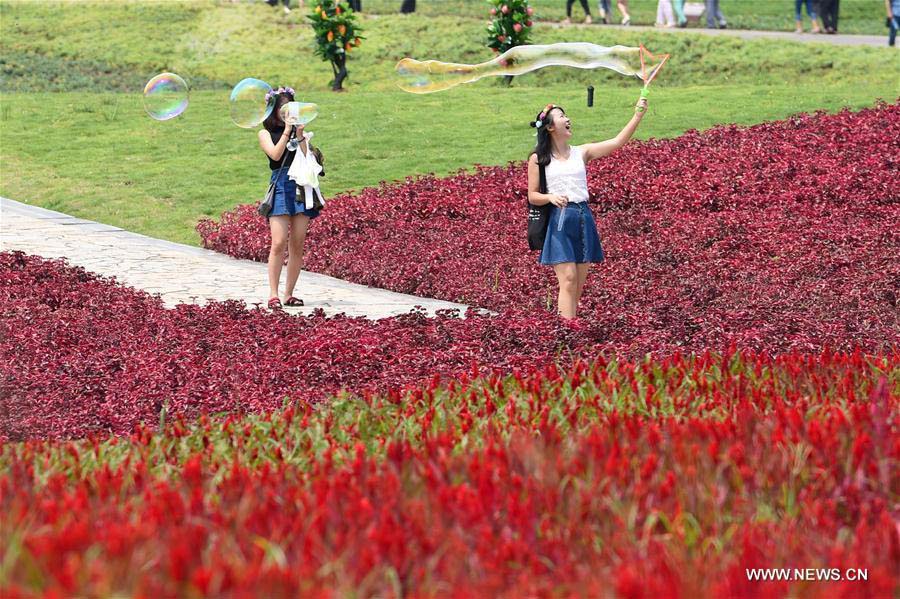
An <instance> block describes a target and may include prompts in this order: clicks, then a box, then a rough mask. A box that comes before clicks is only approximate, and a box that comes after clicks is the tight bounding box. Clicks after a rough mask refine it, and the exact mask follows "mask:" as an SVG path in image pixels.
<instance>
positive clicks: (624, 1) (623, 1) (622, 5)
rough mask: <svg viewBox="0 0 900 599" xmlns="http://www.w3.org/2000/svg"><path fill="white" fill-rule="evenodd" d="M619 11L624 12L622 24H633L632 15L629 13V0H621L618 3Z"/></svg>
mask: <svg viewBox="0 0 900 599" xmlns="http://www.w3.org/2000/svg"><path fill="white" fill-rule="evenodd" d="M616 6H617V7H618V8H619V12H620V13H622V25H630V24H631V15H629V14H628V0H619V1H618V2H617V3H616Z"/></svg>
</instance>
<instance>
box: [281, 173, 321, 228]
mask: <svg viewBox="0 0 900 599" xmlns="http://www.w3.org/2000/svg"><path fill="white" fill-rule="evenodd" d="M276 176H278V171H277V170H274V171H272V176H271V177H270V178H269V182H270V183H271V182H273V181H275V177H276ZM297 214H305V215H306V216H308V217H309V218H316V217H317V216H319V211H318V210H315V209H310V210H307V209H306V204H305V203H304V198H303V195H302V194H301V195H300V197H299V198H298V197H297V184H296V183H295V182H294V181H293V179H290V178H288V169H286V168H283V169H281V175H280V176H278V181H277V182H276V183H275V198H274V202H273V206H272V212H271V213H270V214H269V216H270V217H272V216H294V215H297Z"/></svg>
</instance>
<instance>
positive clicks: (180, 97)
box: [144, 73, 188, 121]
mask: <svg viewBox="0 0 900 599" xmlns="http://www.w3.org/2000/svg"><path fill="white" fill-rule="evenodd" d="M187 107H188V86H187V83H185V82H184V79H182V78H181V77H179V76H178V75H176V74H175V73H160V74H159V75H157V76H156V77H154V78H153V79H151V80H150V81H148V82H147V85H145V86H144V110H146V111H147V114H149V115H150V117H151V118H153V119H156V120H157V121H168V120H169V119H174V118H175V117H177V116H179V115H180V114H181V113H183V112H184V111H185V110H187Z"/></svg>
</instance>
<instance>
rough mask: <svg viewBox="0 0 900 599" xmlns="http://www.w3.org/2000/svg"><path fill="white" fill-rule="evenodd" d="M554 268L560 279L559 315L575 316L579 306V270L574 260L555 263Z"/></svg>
mask: <svg viewBox="0 0 900 599" xmlns="http://www.w3.org/2000/svg"><path fill="white" fill-rule="evenodd" d="M553 270H554V271H555V272H556V278H557V280H558V281H559V298H558V300H557V306H558V308H557V309H558V310H559V315H560V316H562V317H563V318H575V312H576V309H577V307H578V304H577V299H576V294H577V292H578V271H577V269H576V268H575V263H574V262H563V263H562V264H554V265H553Z"/></svg>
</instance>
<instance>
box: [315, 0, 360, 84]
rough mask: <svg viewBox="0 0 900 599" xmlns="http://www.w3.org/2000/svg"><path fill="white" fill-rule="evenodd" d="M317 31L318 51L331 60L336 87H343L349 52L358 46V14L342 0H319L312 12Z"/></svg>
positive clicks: (333, 81)
mask: <svg viewBox="0 0 900 599" xmlns="http://www.w3.org/2000/svg"><path fill="white" fill-rule="evenodd" d="M309 19H310V21H312V26H313V30H314V31H315V33H316V54H318V55H319V56H321V57H322V60H327V61H329V62H330V63H331V70H332V71H333V72H334V79H333V80H332V81H331V89H332V90H333V91H343V89H344V88H343V84H344V79H346V78H347V75H348V73H347V54H349V53H350V51H351V50H352V49H353V48H357V47H359V45H360V43H361V40H362V39H363V38H361V37H360V36H359V34H360V32H361V31H362V29H361V28H360V27H359V26H358V25H357V24H356V14H355V13H354V12H353V11H352V10H350V9H349V8H348V7H347V5H346V4H344V3H343V2H341V1H340V0H337V1H335V0H317V1H316V4H315V6H314V7H313V12H312V14H311V15H309Z"/></svg>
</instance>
